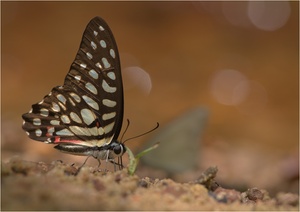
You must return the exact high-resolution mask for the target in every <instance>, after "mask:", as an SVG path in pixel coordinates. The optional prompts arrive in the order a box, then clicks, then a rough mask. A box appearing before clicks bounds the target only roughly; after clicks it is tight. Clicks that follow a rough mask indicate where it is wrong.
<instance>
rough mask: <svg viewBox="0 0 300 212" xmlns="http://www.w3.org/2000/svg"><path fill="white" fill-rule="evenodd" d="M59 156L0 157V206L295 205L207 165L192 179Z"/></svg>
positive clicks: (295, 200)
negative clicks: (230, 185)
mask: <svg viewBox="0 0 300 212" xmlns="http://www.w3.org/2000/svg"><path fill="white" fill-rule="evenodd" d="M77 168H78V167H76V166H75V165H73V164H65V163H64V162H62V161H53V162H52V163H51V164H46V163H44V162H37V163H36V162H30V161H24V160H21V159H20V158H12V159H11V160H10V161H9V162H6V163H2V172H1V175H2V210H266V211H270V210H284V211H287V210H299V196H298V195H296V194H291V193H282V192H280V193H278V194H277V195H276V196H275V197H274V198H271V197H270V196H269V194H268V192H267V191H265V190H260V189H257V188H249V189H248V190H246V191H244V192H239V191H236V190H233V189H225V188H222V187H221V185H218V183H217V182H215V180H214V178H215V176H216V174H217V170H216V168H215V167H210V168H209V169H207V170H206V171H205V172H203V173H202V174H201V176H199V178H198V179H195V180H194V181H191V182H186V183H178V182H175V181H173V180H171V179H150V178H149V177H143V178H140V177H139V176H137V175H133V176H130V175H129V174H128V172H127V169H123V170H121V171H116V172H109V171H104V170H98V169H96V168H93V167H88V166H84V167H83V168H82V169H81V170H80V172H79V173H78V175H76V176H75V173H76V172H77Z"/></svg>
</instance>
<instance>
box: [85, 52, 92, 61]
mask: <svg viewBox="0 0 300 212" xmlns="http://www.w3.org/2000/svg"><path fill="white" fill-rule="evenodd" d="M86 56H87V58H88V59H89V60H91V59H93V55H92V54H91V53H89V52H87V53H86Z"/></svg>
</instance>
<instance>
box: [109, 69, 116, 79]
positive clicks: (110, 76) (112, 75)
mask: <svg viewBox="0 0 300 212" xmlns="http://www.w3.org/2000/svg"><path fill="white" fill-rule="evenodd" d="M107 76H108V77H109V78H110V79H112V80H115V79H116V75H115V73H114V72H112V71H111V72H108V73H107Z"/></svg>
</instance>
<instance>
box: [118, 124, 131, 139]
mask: <svg viewBox="0 0 300 212" xmlns="http://www.w3.org/2000/svg"><path fill="white" fill-rule="evenodd" d="M129 125H130V121H129V119H127V126H126V128H125V131H124V132H123V134H122V137H121V139H120V141H122V139H123V137H124V135H125V133H126V132H127V130H128V127H129ZM123 143H124V142H123Z"/></svg>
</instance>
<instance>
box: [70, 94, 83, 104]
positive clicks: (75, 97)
mask: <svg viewBox="0 0 300 212" xmlns="http://www.w3.org/2000/svg"><path fill="white" fill-rule="evenodd" d="M70 96H72V97H73V99H74V100H75V101H76V102H78V103H79V102H80V101H81V99H80V97H79V96H78V95H77V94H76V93H70Z"/></svg>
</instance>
